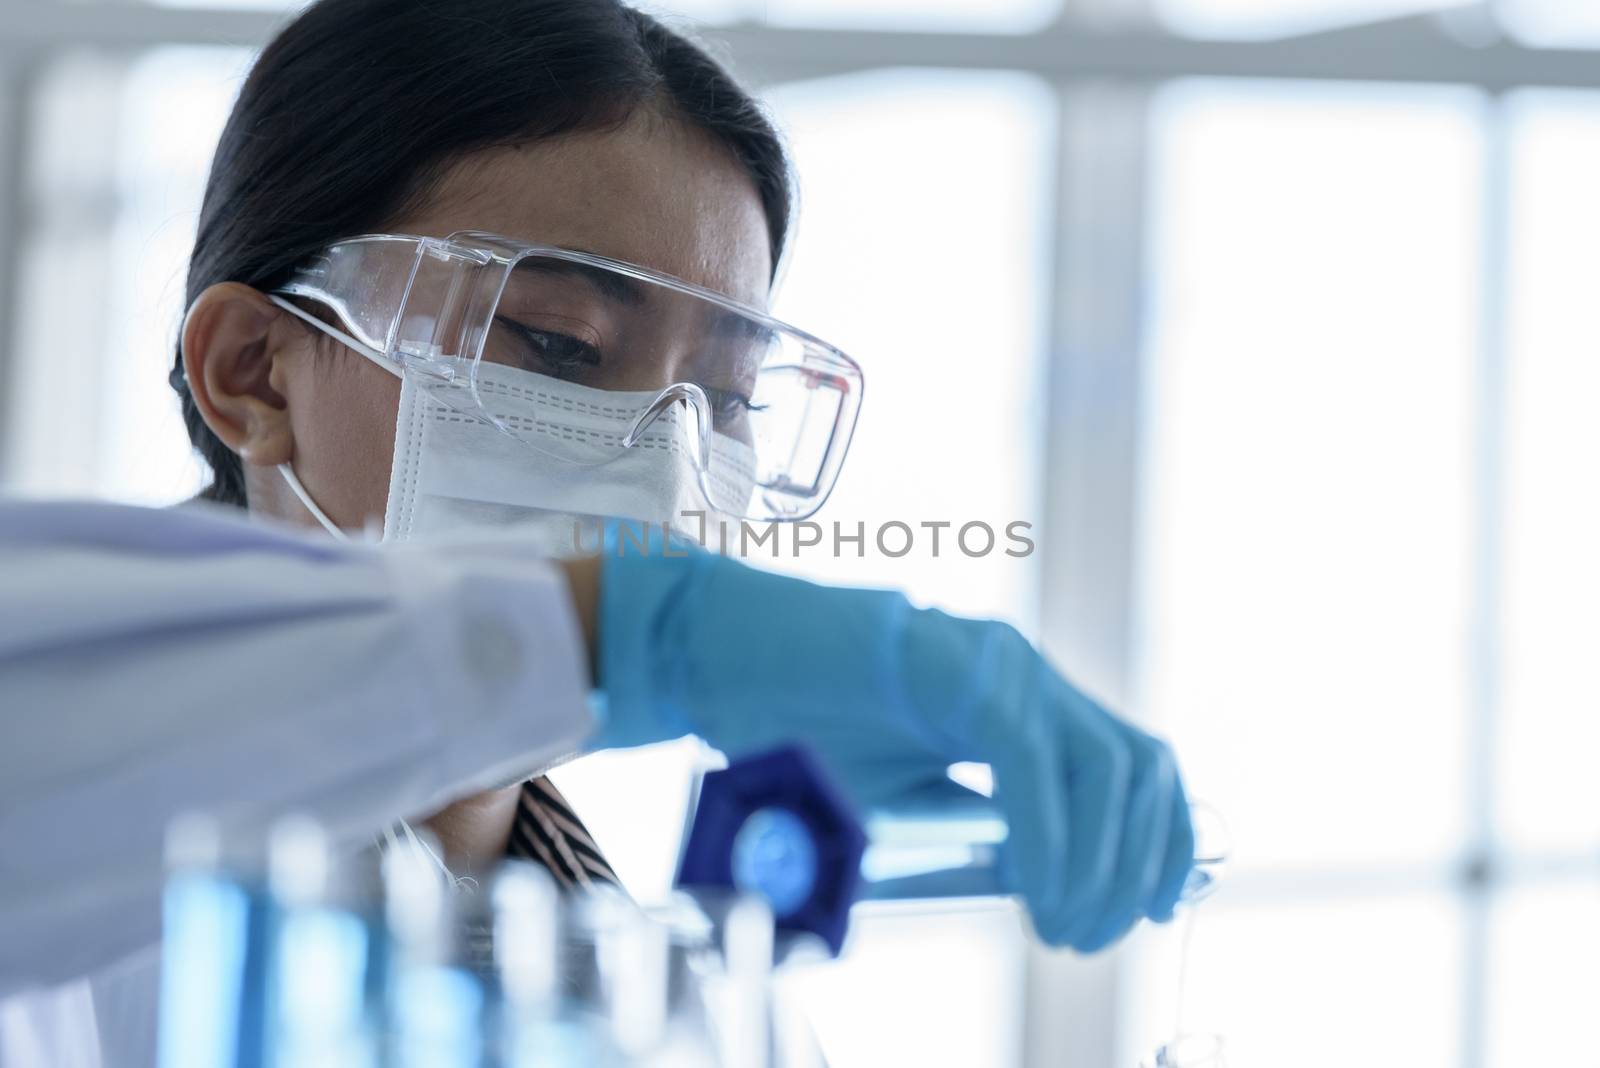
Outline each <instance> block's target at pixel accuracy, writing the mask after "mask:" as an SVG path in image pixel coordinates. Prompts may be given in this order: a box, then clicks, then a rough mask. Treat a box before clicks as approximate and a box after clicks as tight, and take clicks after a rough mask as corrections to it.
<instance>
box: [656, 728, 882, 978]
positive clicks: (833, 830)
mask: <svg viewBox="0 0 1600 1068" xmlns="http://www.w3.org/2000/svg"><path fill="white" fill-rule="evenodd" d="M866 848H867V836H866V833H865V831H863V830H862V826H861V821H860V820H859V819H857V817H856V814H855V810H854V809H853V808H852V807H851V805H850V803H849V802H848V801H847V800H846V799H845V797H844V795H843V794H842V793H841V792H840V791H839V789H838V788H837V787H836V786H834V784H833V782H832V781H831V780H830V779H829V777H828V775H827V772H826V771H825V770H824V769H823V767H822V765H821V764H820V763H819V762H818V761H817V759H816V758H815V757H813V756H812V755H811V753H810V751H809V750H807V749H805V748H804V747H802V746H797V745H795V746H785V747H783V748H781V749H774V750H771V751H768V752H765V753H760V754H757V755H755V756H750V757H743V758H741V759H739V760H735V761H733V762H732V763H731V764H729V765H728V767H726V768H724V769H722V770H721V771H713V772H708V773H707V774H706V776H705V779H704V780H703V781H702V783H701V786H700V803H699V805H698V807H697V808H696V809H695V814H694V823H693V825H692V826H691V827H690V830H689V838H688V842H687V843H686V844H685V846H684V850H683V859H682V861H681V862H680V863H679V866H678V885H679V886H685V887H689V886H714V887H725V888H730V889H734V890H739V891H743V892H746V893H754V894H758V895H760V896H761V897H763V898H765V899H766V900H767V902H768V904H769V905H770V906H771V907H772V913H773V917H774V919H775V920H776V922H777V926H778V928H779V929H780V930H785V931H809V932H811V933H812V934H815V935H817V936H818V937H820V938H821V939H822V940H823V941H824V942H826V943H827V944H828V948H829V949H830V950H832V951H833V953H834V954H835V955H836V956H837V955H838V953H839V950H840V949H841V948H842V947H843V945H844V936H845V932H846V931H847V930H848V928H849V925H850V906H851V905H852V904H853V903H854V902H855V899H856V895H857V893H858V891H859V889H860V883H861V856H862V854H863V853H864V852H865V851H866Z"/></svg>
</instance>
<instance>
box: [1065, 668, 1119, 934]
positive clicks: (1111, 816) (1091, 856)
mask: <svg viewBox="0 0 1600 1068" xmlns="http://www.w3.org/2000/svg"><path fill="white" fill-rule="evenodd" d="M1069 699H1070V700H1074V701H1082V702H1088V698H1086V697H1083V696H1081V695H1079V694H1077V693H1076V692H1073V693H1071V694H1069ZM1055 714H1056V716H1057V717H1059V721H1060V722H1070V724H1071V727H1070V730H1069V731H1067V732H1065V733H1066V735H1067V737H1066V738H1065V740H1064V742H1063V744H1062V749H1063V755H1064V757H1065V763H1064V764H1063V767H1062V774H1064V775H1065V777H1066V780H1067V805H1068V809H1067V811H1068V820H1067V834H1068V836H1069V842H1070V848H1069V849H1068V851H1067V872H1066V878H1065V884H1064V886H1063V893H1062V896H1061V898H1060V901H1059V903H1058V904H1057V906H1056V910H1055V915H1054V917H1053V922H1052V927H1053V930H1054V932H1055V933H1056V934H1057V935H1058V936H1060V938H1061V939H1062V941H1064V942H1065V943H1067V944H1068V945H1077V944H1078V940H1079V939H1080V938H1081V937H1082V936H1083V935H1084V934H1085V933H1086V931H1087V929H1088V927H1089V925H1090V924H1092V923H1093V922H1094V920H1095V918H1096V917H1097V916H1098V915H1099V913H1100V911H1101V909H1102V908H1103V907H1104V904H1105V900H1106V895H1107V894H1108V893H1109V891H1110V889H1111V883H1112V879H1113V877H1114V875H1115V874H1116V862H1117V852H1118V849H1117V847H1118V844H1119V843H1120V842H1121V841H1122V822H1123V814H1124V813H1125V812H1126V811H1127V805H1128V788H1129V783H1130V780H1131V778H1132V764H1133V757H1132V754H1131V753H1130V752H1129V747H1128V742H1127V740H1126V739H1125V738H1124V736H1123V734H1122V732H1121V731H1120V730H1118V729H1117V726H1116V723H1115V721H1114V720H1112V719H1111V718H1110V717H1109V716H1106V715H1105V714H1104V713H1102V712H1100V711H1099V710H1098V708H1094V707H1091V708H1089V709H1086V710H1077V711H1075V712H1074V713H1073V714H1072V715H1071V717H1070V720H1069V719H1068V717H1067V715H1066V714H1065V711H1064V710H1060V709H1058V710H1056V712H1055Z"/></svg>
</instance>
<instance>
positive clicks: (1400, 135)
mask: <svg viewBox="0 0 1600 1068" xmlns="http://www.w3.org/2000/svg"><path fill="white" fill-rule="evenodd" d="M292 10H293V9H292V6H289V5H285V4H282V3H279V4H273V3H272V2H271V0H260V2H259V3H258V4H256V5H254V6H249V5H246V4H243V3H238V2H237V0H230V2H228V3H225V4H223V3H218V2H215V0H213V2H211V3H206V4H201V3H198V2H197V3H195V4H193V5H191V4H187V3H186V4H185V5H184V6H182V7H179V6H158V5H154V4H142V3H131V2H129V3H113V2H112V0H97V2H93V3H89V2H84V3H75V2H70V0H0V25H3V26H4V31H3V33H0V488H3V489H4V490H6V491H9V492H23V493H30V494H47V495H75V494H88V495H95V496H104V497H111V498H117V499H123V500H129V501H137V502H143V503H150V504H164V503H169V502H173V501H177V500H180V499H182V498H184V497H185V496H187V495H188V494H190V493H192V492H193V491H194V490H195V489H197V488H198V486H199V485H200V484H201V478H202V473H201V472H200V471H199V470H198V467H197V462H196V461H194V460H193V459H192V458H191V457H190V455H189V451H188V446H187V441H186V439H185V436H184V433H183V430H182V427H181V425H180V422H179V420H178V417H177V409H176V405H175V403H174V401H173V398H172V395H171V394H170V392H169V391H168V388H167V385H166V371H167V368H168V366H169V365H170V363H171V359H172V345H173V341H174V338H175V336H176V330H177V326H178V322H179V319H180V317H181V314H182V311H183V309H182V308H181V307H180V303H181V300H182V290H183V272H184V267H185V262H184V260H185V256H186V254H187V251H188V247H189V243H190V240H191V237H192V233H193V228H194V224H195V218H196V212H197V207H198V204H199V198H200V193H201V190H202V188H203V183H204V180H205V175H206V169H207V166H208V164H209V159H210V154H211V150H212V148H213V145H214V142H215V139H216V136H217V133H218V131H219V130H220V127H221V124H222V122H223V120H224V118H225V115H226V112H227V109H228V107H229V104H230V102H231V100H232V97H233V95H234V93H235V91H236V88H237V86H238V84H239V81H240V79H241V77H242V75H243V74H244V72H245V70H246V69H247V65H248V63H249V60H250V55H251V50H252V49H253V48H256V47H259V45H260V44H262V43H263V42H265V41H266V40H267V39H268V38H269V37H270V36H271V34H272V33H273V30H274V28H275V27H276V26H278V25H280V24H281V23H282V21H283V20H284V19H285V18H287V17H288V15H289V14H291V13H292ZM652 10H656V11H658V12H661V13H664V14H667V15H670V16H671V18H672V21H673V22H674V24H675V25H679V26H681V27H685V28H691V27H693V28H696V32H698V33H700V34H701V35H702V36H703V38H704V39H705V40H707V41H709V42H710V44H711V46H712V47H713V48H714V49H715V50H716V52H717V53H718V54H719V55H721V56H723V57H725V58H726V59H727V60H728V61H729V62H730V63H731V64H732V65H733V66H734V68H735V69H736V70H737V71H738V72H739V73H740V74H741V75H742V76H743V77H744V79H746V80H747V81H748V82H750V83H751V84H753V85H754V86H757V87H759V88H760V89H761V91H762V92H763V93H764V95H765V96H766V98H767V99H768V100H769V101H770V103H771V106H772V109H773V111H774V114H775V115H776V116H777V118H778V120H779V122H780V124H781V125H782V127H783V129H784V130H785V132H786V133H787V135H788V137H789V138H790V140H791V142H792V145H793V148H794V152H795V156H796V160H797V164H798V169H799V174H800V185H801V193H802V199H801V214H800V222H799V230H798V238H797V244H796V246H795V248H794V251H793V254H792V256H791V258H790V262H789V264H788V267H787V280H786V283H785V285H784V288H783V290H782V292H781V294H780V297H779V299H778V302H777V310H778V313H779V314H780V315H782V316H783V317H784V318H786V319H789V320H790V321H793V322H796V323H798V324H800V325H802V326H804V327H806V328H808V329H810V330H812V331H814V332H815V333H817V334H819V335H821V336H823V337H826V338H828V339H830V340H833V341H836V342H837V343H838V344H839V345H840V346H841V347H843V348H844V349H846V350H847V351H849V352H851V353H853V354H854V355H856V356H857V358H858V359H859V360H860V361H861V363H862V364H863V365H864V367H865V369H866V374H867V379H868V383H869V387H868V394H867V396H868V400H867V403H866V406H865V409H864V418H863V422H862V427H861V430H860V432H859V434H858V436H857V442H856V446H855V449H854V451H853V455H852V458H851V461H850V463H849V464H848V465H847V466H846V468H845V471H844V475H843V477H842V479H841V481H840V484H839V488H838V491H837V492H836V493H835V495H834V497H833V499H832V501H831V502H830V503H829V505H828V507H827V508H826V509H825V510H824V512H823V513H822V514H821V516H820V517H819V518H820V519H822V520H823V521H825V522H826V521H837V522H840V523H842V524H844V525H845V526H846V527H847V528H852V529H853V527H854V525H855V524H856V523H857V522H861V521H865V522H866V523H867V524H868V528H869V530H870V529H872V527H873V526H874V525H875V524H878V523H882V522H885V521H887V520H900V521H903V522H907V523H910V524H912V525H913V526H915V525H916V524H918V523H921V522H924V521H930V522H931V521H941V520H949V521H953V522H955V523H957V524H958V525H959V524H960V523H962V522H966V521H969V520H982V521H987V522H989V523H991V525H993V526H995V527H996V528H1002V527H1003V526H1004V525H1005V524H1006V523H1008V522H1011V521H1013V520H1022V521H1027V522H1030V523H1032V524H1033V525H1034V534H1035V540H1036V543H1037V546H1038V550H1037V552H1035V553H1034V554H1033V555H1031V556H1029V557H1028V558H1026V559H1021V560H1019V559H1013V558H1010V557H1006V556H1004V555H1000V554H995V555H994V556H991V557H986V558H983V559H968V558H966V557H963V556H962V555H961V554H960V553H955V552H951V551H950V547H949V545H948V544H946V545H945V546H944V547H943V551H942V553H941V554H940V555H939V556H937V557H936V556H934V555H933V554H932V553H931V552H930V551H929V549H928V547H927V545H926V544H925V543H921V542H919V546H918V548H917V549H916V550H915V551H913V552H912V553H910V554H908V555H906V556H903V557H898V558H891V557H889V556H887V555H886V554H884V553H881V552H877V551H876V550H875V547H873V546H871V545H870V544H869V546H868V547H867V551H866V552H865V553H864V554H863V556H862V557H861V558H856V557H853V556H850V557H846V558H845V559H842V560H831V559H828V560H825V559H819V558H816V557H812V558H810V559H808V560H806V561H802V565H803V567H802V569H803V570H806V571H807V572H808V573H811V574H814V575H816V576H818V577H822V578H827V579H832V580H836V581H850V582H856V583H873V584H894V585H899V586H904V587H907V588H909V589H910V590H911V591H912V593H913V595H914V596H916V597H917V598H918V599H919V600H922V601H924V602H927V603H936V604H940V605H944V606H947V607H950V608H953V609H958V610H961V611H965V612H971V613H984V614H989V615H998V616H1003V617H1005V618H1009V619H1011V620H1013V621H1015V622H1017V623H1018V624H1019V625H1020V626H1022V627H1023V628H1024V629H1025V630H1027V631H1028V632H1029V633H1030V634H1032V635H1034V636H1036V637H1037V638H1038V639H1039V640H1040V641H1041V642H1043V644H1044V645H1045V646H1046V647H1047V648H1048V649H1049V650H1050V652H1051V654H1052V655H1053V656H1054V657H1055V658H1056V660H1057V661H1058V662H1059V663H1061V664H1062V665H1063V666H1064V667H1066V668H1067V669H1068V670H1069V671H1070V672H1071V673H1072V674H1073V676H1074V677H1075V678H1077V679H1078V680H1080V681H1081V682H1082V684H1083V685H1085V686H1086V687H1087V688H1088V689H1090V690H1092V691H1093V692H1095V693H1097V694H1099V695H1101V696H1102V697H1104V698H1105V699H1106V700H1108V701H1110V702H1112V703H1113V704H1114V705H1116V706H1117V707H1120V708H1122V709H1125V710H1127V711H1128V713H1129V714H1130V715H1132V716H1135V717H1136V718H1138V719H1139V720H1140V721H1141V722H1143V723H1145V724H1147V725H1149V727H1150V728H1151V729H1152V730H1155V731H1157V732H1159V733H1162V734H1165V735H1167V736H1169V737H1170V738H1172V739H1173V740H1174V742H1175V744H1176V746H1177V749H1178V752H1179V753H1180V755H1181V756H1182V759H1183V761H1184V763H1185V767H1186V769H1187V776H1188V779H1189V783H1190V786H1191V790H1192V792H1193V793H1195V794H1198V795H1199V796H1201V797H1203V798H1205V799H1207V800H1208V801H1210V802H1211V803H1212V804H1213V805H1214V806H1215V807H1216V808H1218V809H1219V810H1220V811H1221V812H1222V813H1223V814H1224V816H1225V817H1226V819H1227V822H1228V824H1229V826H1230V828H1231V831H1232V837H1233V842H1234V849H1235V855H1236V862H1235V863H1234V864H1233V866H1232V867H1231V869H1230V871H1229V872H1228V875H1227V882H1226V884H1225V885H1224V887H1223V888H1222V890H1221V891H1220V892H1219V893H1218V894H1217V895H1216V897H1215V898H1214V899H1212V901H1211V902H1209V903H1208V904H1207V905H1206V906H1205V908H1204V910H1203V911H1202V913H1201V914H1200V916H1199V920H1200V922H1199V925H1198V927H1197V929H1196V932H1195V936H1194V944H1193V957H1192V960H1191V964H1190V967H1191V973H1190V980H1189V988H1190V989H1189V996H1190V999H1191V1002H1190V1005H1189V1009H1188V1018H1189V1023H1190V1024H1191V1025H1193V1026H1195V1027H1197V1028H1202V1029H1209V1030H1217V1031H1221V1032H1223V1033H1224V1034H1225V1035H1226V1036H1227V1037H1228V1040H1229V1049H1230V1055H1231V1057H1230V1063H1231V1064H1232V1065H1233V1066H1234V1068H1283V1066H1287V1065H1291V1064H1292V1065H1294V1066H1295V1068H1320V1066H1327V1068H1334V1066H1339V1068H1343V1066H1347V1065H1351V1064H1391V1063H1392V1064H1405V1065H1407V1066H1408V1068H1432V1066H1440V1068H1443V1066H1458V1065H1459V1066H1463V1068H1520V1066H1524V1065H1529V1064H1552V1065H1553V1064H1567V1063H1574V1062H1584V1063H1586V1061H1585V1058H1587V1057H1589V1056H1590V1054H1589V1053H1587V1052H1585V1051H1588V1050H1591V1049H1592V1043H1591V1042H1590V1041H1589V1039H1590V1033H1589V1031H1588V1025H1587V1024H1585V1023H1584V1021H1585V1020H1588V1019H1590V1018H1591V1017H1592V1011H1593V1007H1594V1005H1595V1003H1596V997H1597V995H1600V775H1597V774H1596V773H1595V771H1594V764H1595V758H1596V754H1597V752H1600V675H1597V673H1596V672H1595V670H1594V669H1593V665H1594V664H1595V663H1596V662H1597V655H1596V651H1597V650H1600V619H1597V614H1600V499H1597V496H1596V493H1595V488H1594V482H1595V480H1594V475H1593V467H1594V459H1595V458H1596V457H1597V456H1600V418H1596V415H1595V412H1594V408H1595V405H1596V404H1597V402H1600V360H1597V358H1596V352H1597V342H1600V292H1597V291H1596V283H1597V281H1600V273H1597V270H1596V263H1597V251H1600V52H1591V51H1589V50H1588V49H1590V48H1595V49H1600V4H1591V3H1583V2H1575V0H1498V2H1494V0H1491V2H1488V3H1485V4H1481V5H1475V6H1470V7H1445V6H1444V5H1442V4H1439V3H1434V2H1431V0H983V2H981V3H979V2H975V0H675V3H673V4H672V5H670V6H669V7H667V8H663V7H661V6H659V5H654V6H652ZM307 165H308V166H314V165H315V161H313V160H308V161H307ZM784 566H790V567H794V566H799V565H795V564H794V563H793V562H789V563H787V564H785V565H784ZM1585 664H1589V665H1591V666H1590V667H1587V668H1586V667H1584V665H1585ZM695 759H696V754H695V753H694V751H693V749H692V747H685V746H676V747H668V748H667V749H666V750H665V751H645V752H638V753H630V754H625V755H622V756H617V757H608V758H605V759H604V760H598V761H589V762H585V763H583V764H580V765H578V766H575V767H573V768H570V769H568V770H567V772H566V773H565V774H564V775H562V776H560V780H561V782H562V783H563V785H564V786H566V787H567V788H568V790H569V792H570V793H571V794H573V796H574V798H575V800H576V801H577V804H578V807H579V809H580V811H581V812H583V814H584V815H585V816H586V817H588V818H589V819H590V820H591V822H592V825H593V826H594V828H595V830H596V835H597V837H598V838H599V839H600V841H601V842H602V844H603V845H605V846H606V847H607V848H608V850H609V851H610V852H611V853H612V854H613V856H614V858H615V860H616V862H617V867H618V869H619V871H621V872H622V873H623V875H624V876H625V877H626V878H627V880H628V881H629V883H630V886H632V887H634V888H635V889H636V890H638V891H639V892H641V893H649V892H652V891H653V890H654V889H656V888H659V887H662V886H665V885H666V882H667V880H668V878H669V877H670V869H671V866H672V862H673V857H674V855H675V851H676V847H677V834H678V830H679V820H680V816H681V806H676V807H675V805H674V804H672V803H662V800H661V799H662V798H663V797H665V798H667V799H668V801H673V802H675V801H676V799H679V798H684V797H685V796H686V793H687V781H688V777H687V772H686V769H687V767H688V765H689V764H690V763H691V762H692V761H694V760H695ZM1177 950H1178V946H1177V939H1176V937H1175V936H1174V934H1173V932H1171V931H1167V930H1154V929H1152V930H1139V931H1136V932H1135V933H1134V934H1133V935H1132V936H1131V937H1130V938H1129V939H1127V940H1126V942H1125V943H1124V944H1123V945H1122V946H1121V947H1120V948H1119V949H1118V950H1117V951H1115V952H1114V953H1110V954H1106V955H1104V956H1101V957H1097V958H1093V959H1088V960H1085V959H1079V958H1076V957H1073V956H1071V955H1069V954H1056V953H1050V952H1045V951H1042V950H1039V949H1037V948H1033V947H1030V946H1029V944H1028V942H1027V940H1026V939H1025V938H1024V937H1023V936H1022V934H1021V928H1020V925H1019V923H1018V919H1017V916H1016V915H1015V914H1014V913H1011V912H1007V911H1004V910H996V909H987V910H985V909H979V910H968V911H957V912H952V913H950V914H949V915H937V916H927V915H924V916H915V917H913V916H905V915H899V914H886V915H882V916H875V917H869V918H867V919H866V920H865V922H863V923H861V924H860V925H859V926H858V929H857V931H856V933H855V936H854V942H853V944H852V946H851V949H850V952H849V954H848V959H847V961H846V962H845V963H844V964H841V965H839V966H837V967H836V968H834V969H833V970H831V971H829V972H828V973H826V975H825V977H823V978H822V979H819V980H818V981H816V982H814V983H811V984H810V985H809V987H808V998H809V1001H810V1004H811V1011H812V1012H813V1015H814V1017H815V1019H816V1022H817V1026H818V1029H819V1031H820V1032H821V1035H822V1040H823V1042H824V1045H825V1046H826V1048H827V1051H828V1053H829V1054H830V1056H831V1057H832V1059H833V1061H834V1063H835V1065H836V1066H837V1068H852V1066H858V1065H862V1066H864V1065H873V1066H877V1065H883V1064H895V1065H910V1064H952V1065H953V1064H963V1065H968V1064H982V1065H999V1066H1011V1065H1016V1066H1025V1068H1045V1066H1047V1065H1048V1066H1051V1068H1063V1066H1065V1068H1078V1066H1083V1068H1106V1066H1123V1065H1126V1066H1130V1068H1131V1066H1132V1065H1133V1064H1134V1063H1136V1061H1137V1060H1138V1058H1139V1057H1140V1056H1141V1055H1142V1054H1143V1053H1144V1052H1145V1051H1146V1050H1147V1049H1148V1048H1149V1047H1150V1046H1151V1045H1152V1044H1153V1043H1154V1042H1156V1041H1158V1040H1160V1039H1161V1038H1163V1037H1165V1035H1166V1034H1167V1033H1168V1032H1170V1029H1171V1026H1172V1015H1171V1014H1172V1005H1173V1001H1174V1000H1175V990H1176V985H1177Z"/></svg>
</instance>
